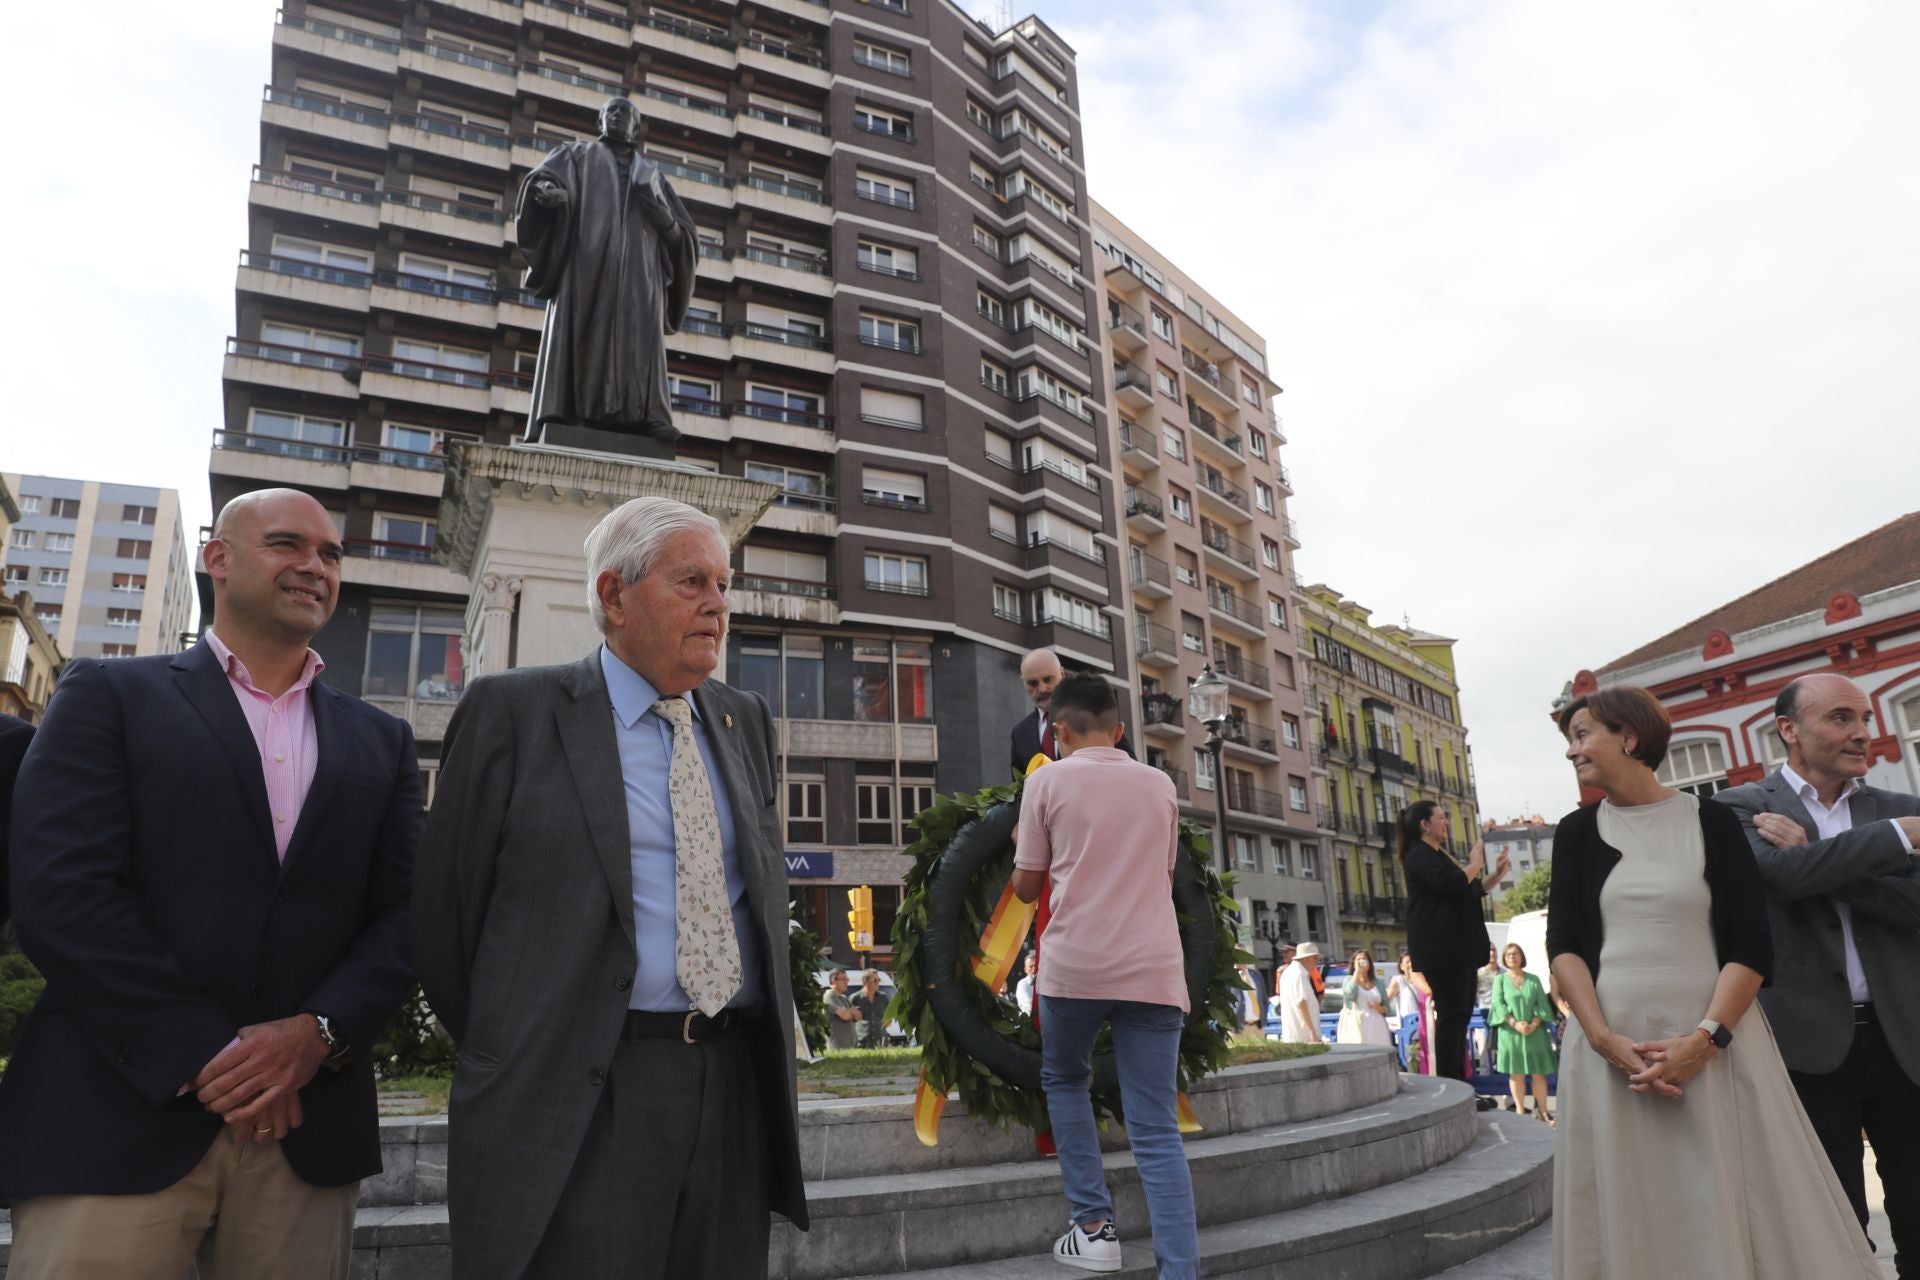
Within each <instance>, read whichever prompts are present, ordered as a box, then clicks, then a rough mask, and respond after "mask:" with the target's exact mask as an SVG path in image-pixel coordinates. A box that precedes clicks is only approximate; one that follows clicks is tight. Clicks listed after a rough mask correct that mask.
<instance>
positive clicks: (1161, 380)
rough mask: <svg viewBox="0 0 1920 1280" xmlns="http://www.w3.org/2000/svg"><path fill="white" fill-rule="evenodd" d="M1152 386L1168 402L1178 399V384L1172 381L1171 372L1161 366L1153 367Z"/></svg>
mask: <svg viewBox="0 0 1920 1280" xmlns="http://www.w3.org/2000/svg"><path fill="white" fill-rule="evenodd" d="M1153 385H1154V387H1155V388H1156V389H1157V390H1158V391H1159V392H1160V394H1161V395H1163V396H1165V397H1166V398H1167V399H1169V400H1178V399H1179V398H1180V384H1179V383H1178V382H1176V381H1174V377H1173V370H1171V369H1169V368H1167V366H1165V365H1163V364H1156V365H1154V366H1153Z"/></svg>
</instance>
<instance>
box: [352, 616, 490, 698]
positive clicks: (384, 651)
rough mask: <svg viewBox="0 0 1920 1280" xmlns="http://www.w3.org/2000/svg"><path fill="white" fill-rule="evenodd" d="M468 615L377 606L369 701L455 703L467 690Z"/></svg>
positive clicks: (370, 638)
mask: <svg viewBox="0 0 1920 1280" xmlns="http://www.w3.org/2000/svg"><path fill="white" fill-rule="evenodd" d="M466 630H467V615H466V610H464V609H449V608H444V607H437V606H433V605H421V606H414V605H404V604H375V605H374V606H373V610H372V613H371V616H370V618H369V621H368V630H367V665H366V670H365V671H364V672H363V673H362V674H361V677H360V694H361V696H362V697H366V698H395V699H407V700H410V701H417V702H451V701H453V700H454V699H456V698H458V697H459V696H460V691H461V690H462V689H463V688H465V687H466V682H467V675H466V664H465V662H464V661H463V647H464V645H465V644H466V638H465V637H466Z"/></svg>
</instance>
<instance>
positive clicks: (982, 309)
mask: <svg viewBox="0 0 1920 1280" xmlns="http://www.w3.org/2000/svg"><path fill="white" fill-rule="evenodd" d="M973 309H974V310H975V311H978V312H979V313H980V314H981V315H983V316H985V317H986V318H987V319H989V320H991V321H993V323H995V324H997V325H999V326H1000V327H1001V328H1002V329H1004V328H1006V327H1007V304H1006V303H1004V302H1002V301H1001V300H1000V299H999V298H996V297H994V296H993V295H992V294H990V293H988V292H987V291H986V290H985V289H981V290H978V291H977V292H975V294H974V296H973Z"/></svg>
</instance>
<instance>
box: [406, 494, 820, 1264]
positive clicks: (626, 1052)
mask: <svg viewBox="0 0 1920 1280" xmlns="http://www.w3.org/2000/svg"><path fill="white" fill-rule="evenodd" d="M586 556H587V589H588V604H589V608H590V610H591V612H592V615H593V618H594V620H595V621H596V622H597V623H598V624H599V626H600V629H601V633H602V634H603V635H604V637H605V643H604V644H602V645H601V646H600V647H598V648H596V649H595V650H594V651H593V652H592V653H590V654H588V655H587V656H586V657H585V658H584V659H583V660H581V661H580V662H577V663H573V664H570V665H566V666H558V667H536V668H524V669H521V670H515V671H508V672H504V673H502V674H499V675H494V676H489V677H486V678H484V679H481V680H479V681H476V682H475V683H474V684H473V685H471V686H470V687H469V688H468V689H467V692H466V694H465V696H464V697H463V698H462V699H461V702H460V706H459V709H458V710H457V711H456V712H455V713H454V717H453V722H452V724H451V726H450V727H449V728H448V731H447V736H446V744H445V745H446V753H445V757H444V759H445V765H444V767H443V769H442V772H441V775H440V788H439V791H438V794H437V796H436V799H435V804H434V810H433V817H432V821H431V822H430V823H429V825H428V829H427V835H426V839H425V840H424V841H423V842H422V845H421V850H420V858H419V866H418V875H417V878H416V889H415V892H416V895H417V900H418V904H419V905H418V908H417V910H416V911H415V914H414V921H415V935H414V936H415V951H414V957H415V963H416V964H417V965H418V967H419V970H420V978H421V982H422V984H423V985H424V986H425V988H426V993H427V999H428V1001H429V1002H430V1003H431V1004H432V1006H433V1008H434V1011H435V1012H436V1013H437V1014H438V1015H439V1016H440V1019H441V1021H442V1022H444V1023H445V1024H446V1027H447V1029H448V1031H450V1032H451V1033H452V1034H453V1037H454V1039H455V1040H456V1041H458V1042H459V1045H460V1064H459V1067H458V1068H457V1069H456V1071H455V1073H454V1080H453V1093H452V1101H451V1107H450V1116H449V1122H450V1134H449V1136H450V1144H451V1145H450V1149H449V1152H448V1170H447V1172H448V1206H449V1211H450V1213H451V1216H452V1226H453V1270H454V1275H455V1276H456V1277H458V1278H459V1280H480V1278H482V1277H485V1278H487V1280H494V1278H496V1277H497V1278H499V1280H517V1278H519V1277H542V1278H549V1280H682V1278H683V1277H709V1276H711V1277H726V1278H727V1280H736V1278H750V1277H756V1276H765V1274H766V1269H767V1241H768V1235H769V1229H770V1222H769V1217H768V1214H769V1210H770V1209H771V1210H777V1211H778V1212H780V1213H782V1214H784V1215H785V1216H786V1217H787V1218H789V1219H790V1220H792V1221H793V1222H794V1223H796V1224H797V1225H799V1226H800V1227H802V1228H804V1227H805V1226H806V1197H805V1189H804V1186H803V1183H802V1179H801V1174H800V1157H799V1140H798V1130H797V1113H796V1109H795V1088H794V1052H793V1043H794V1038H793V1017H794V1009H793V995H792V990H791V987H790V983H789V978H788V972H789V970H788V963H787V882H786V863H785V859H784V856H783V853H782V848H783V845H782V841H781V829H780V818H779V806H778V803H777V799H778V789H777V781H776V778H775V772H774V761H775V756H776V752H775V748H774V737H773V733H774V729H773V720H772V717H771V715H770V714H769V712H768V711H767V706H766V703H765V702H764V701H763V700H762V699H761V698H760V696H759V695H758V694H753V693H745V692H741V691H738V690H735V689H731V688H729V687H727V686H726V685H724V684H722V683H721V682H720V681H718V680H715V679H710V678H709V677H711V676H712V675H713V673H714V672H715V671H716V669H718V667H719V666H720V662H721V658H722V655H723V653H724V651H725V643H726V623H727V605H726V594H725V593H726V589H727V587H728V584H729V581H730V577H731V571H730V570H729V569H728V567H727V559H728V546H727V542H726V538H725V537H724V535H723V534H722V532H721V530H720V527H719V525H718V524H717V523H715V521H714V520H713V519H712V518H711V517H709V516H707V515H705V514H703V513H701V512H699V511H697V510H695V509H694V508H692V507H689V506H686V505H684V504H682V503H678V502H673V501H670V500H668V499H665V498H636V499H634V500H633V501H631V502H628V503H626V504H625V505H624V506H621V507H620V508H618V509H617V510H615V511H613V512H612V513H610V514H609V515H608V516H607V517H606V518H605V519H604V520H602V521H601V522H600V524H599V525H598V526H596V527H595V529H594V531H593V532H592V534H590V535H589V536H588V538H587V544H586Z"/></svg>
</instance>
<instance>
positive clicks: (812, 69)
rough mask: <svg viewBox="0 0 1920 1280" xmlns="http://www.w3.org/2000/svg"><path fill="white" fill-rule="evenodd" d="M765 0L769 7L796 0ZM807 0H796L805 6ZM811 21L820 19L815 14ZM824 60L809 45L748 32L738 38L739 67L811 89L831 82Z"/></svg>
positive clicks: (784, 4)
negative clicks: (742, 38)
mask: <svg viewBox="0 0 1920 1280" xmlns="http://www.w3.org/2000/svg"><path fill="white" fill-rule="evenodd" d="M769 3H770V6H771V7H773V8H776V9H784V8H785V7H787V6H788V5H793V4H795V3H796V0H769ZM808 3H809V0H798V7H803V8H804V7H807V5H808ZM814 21H820V19H819V18H815V19H814ZM826 62H827V60H826V56H825V55H824V54H823V53H821V51H820V50H819V49H817V48H815V47H813V46H811V45H804V44H793V43H789V42H788V41H785V40H775V39H771V38H767V37H761V36H749V37H748V38H746V39H745V40H742V41H741V42H740V70H742V71H748V70H751V71H754V72H757V73H759V74H762V75H768V76H773V77H776V78H778V79H781V80H790V81H794V82H796V83H799V84H804V85H807V86H809V87H811V88H815V89H825V88H827V87H829V86H830V85H832V83H833V75H832V73H831V72H829V71H828V70H827V65H826Z"/></svg>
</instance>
